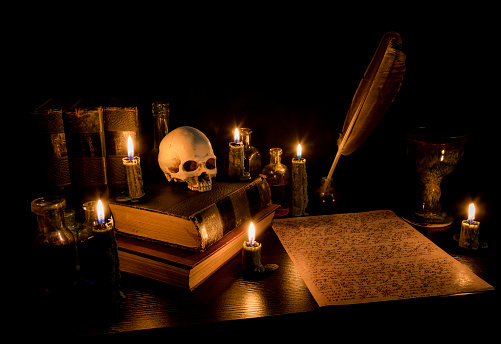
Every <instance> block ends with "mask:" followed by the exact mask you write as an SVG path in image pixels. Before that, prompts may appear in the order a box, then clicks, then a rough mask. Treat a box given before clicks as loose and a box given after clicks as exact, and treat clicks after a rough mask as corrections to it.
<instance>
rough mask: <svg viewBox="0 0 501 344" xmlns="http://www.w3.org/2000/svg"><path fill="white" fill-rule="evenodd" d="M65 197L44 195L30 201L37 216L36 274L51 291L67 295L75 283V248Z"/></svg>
mask: <svg viewBox="0 0 501 344" xmlns="http://www.w3.org/2000/svg"><path fill="white" fill-rule="evenodd" d="M65 208H66V200H65V199H64V198H63V197H59V196H53V197H41V198H37V199H35V200H34V201H32V202H31V211H32V212H34V213H35V214H36V215H37V222H38V233H37V235H36V238H35V242H34V246H35V260H34V265H35V274H36V280H37V282H38V283H39V284H40V286H41V288H42V289H43V290H44V291H45V292H47V293H49V294H67V293H68V292H70V291H71V290H72V288H73V287H74V285H75V283H76V250H75V239H74V237H73V234H72V233H71V232H70V231H69V230H68V228H66V225H65V222H64V209H65Z"/></svg>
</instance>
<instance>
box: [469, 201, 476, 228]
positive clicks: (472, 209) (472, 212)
mask: <svg viewBox="0 0 501 344" xmlns="http://www.w3.org/2000/svg"><path fill="white" fill-rule="evenodd" d="M473 221H475V204H473V203H470V206H469V207H468V223H469V224H472V223H473Z"/></svg>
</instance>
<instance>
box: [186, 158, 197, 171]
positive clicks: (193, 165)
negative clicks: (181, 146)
mask: <svg viewBox="0 0 501 344" xmlns="http://www.w3.org/2000/svg"><path fill="white" fill-rule="evenodd" d="M197 168H198V163H197V162H196V161H193V160H188V161H186V162H185V163H184V164H183V169H184V170H185V171H186V172H193V171H195V170H196V169H197Z"/></svg>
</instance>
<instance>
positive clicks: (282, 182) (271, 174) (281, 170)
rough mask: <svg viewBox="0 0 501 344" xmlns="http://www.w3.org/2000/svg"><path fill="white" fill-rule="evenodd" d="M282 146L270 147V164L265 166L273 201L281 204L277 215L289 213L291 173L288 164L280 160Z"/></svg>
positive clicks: (264, 170)
mask: <svg viewBox="0 0 501 344" xmlns="http://www.w3.org/2000/svg"><path fill="white" fill-rule="evenodd" d="M281 156H282V148H271V149H270V164H269V165H266V166H265V167H264V168H263V174H264V175H265V176H266V180H267V181H268V184H269V185H270V189H271V201H272V202H273V203H275V204H278V205H280V208H279V209H277V210H276V211H275V217H282V216H285V215H287V214H288V213H289V198H290V197H289V193H290V191H289V181H290V173H289V169H288V168H287V166H285V165H284V164H282V163H281V162H280V160H281Z"/></svg>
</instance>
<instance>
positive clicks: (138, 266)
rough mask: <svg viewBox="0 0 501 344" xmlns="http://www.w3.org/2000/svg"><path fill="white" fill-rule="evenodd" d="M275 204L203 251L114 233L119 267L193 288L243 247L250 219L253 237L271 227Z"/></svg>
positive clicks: (122, 269) (161, 280) (140, 274)
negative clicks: (254, 231) (252, 224)
mask: <svg viewBox="0 0 501 344" xmlns="http://www.w3.org/2000/svg"><path fill="white" fill-rule="evenodd" d="M276 208H278V205H274V204H272V205H269V206H267V207H266V208H264V209H262V210H261V211H260V212H258V213H257V214H256V215H255V216H253V217H252V218H251V219H248V220H247V221H245V222H243V223H241V224H240V225H239V226H237V227H236V228H235V229H233V230H232V231H230V233H228V234H227V235H226V236H224V238H223V239H221V240H219V241H218V242H217V243H215V244H214V245H212V246H210V247H209V248H208V249H207V250H205V251H204V252H193V251H187V250H181V249H179V248H174V247H170V246H166V245H162V244H160V243H154V242H150V241H145V240H140V239H138V238H137V237H130V236H127V235H124V234H120V232H119V233H118V235H117V240H118V254H119V256H120V270H121V271H123V272H128V273H132V274H135V275H139V276H143V277H147V278H151V279H154V280H157V281H160V282H164V283H168V284H173V285H176V286H179V287H182V288H187V289H190V290H194V289H195V288H196V287H198V286H199V285H200V284H201V283H202V282H204V281H205V280H206V279H207V278H209V277H210V276H211V275H212V274H214V273H215V272H216V271H217V270H218V269H219V268H221V267H222V266H223V265H224V264H225V263H226V262H228V261H229V260H230V259H231V258H233V257H234V256H235V255H237V254H238V253H239V252H240V251H241V250H242V245H243V242H244V241H246V240H247V233H248V229H249V224H250V222H251V221H252V222H253V223H254V227H255V230H256V236H259V234H261V233H263V232H264V231H265V230H266V229H267V228H269V227H270V226H271V223H272V221H273V215H274V214H275V209H276Z"/></svg>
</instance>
